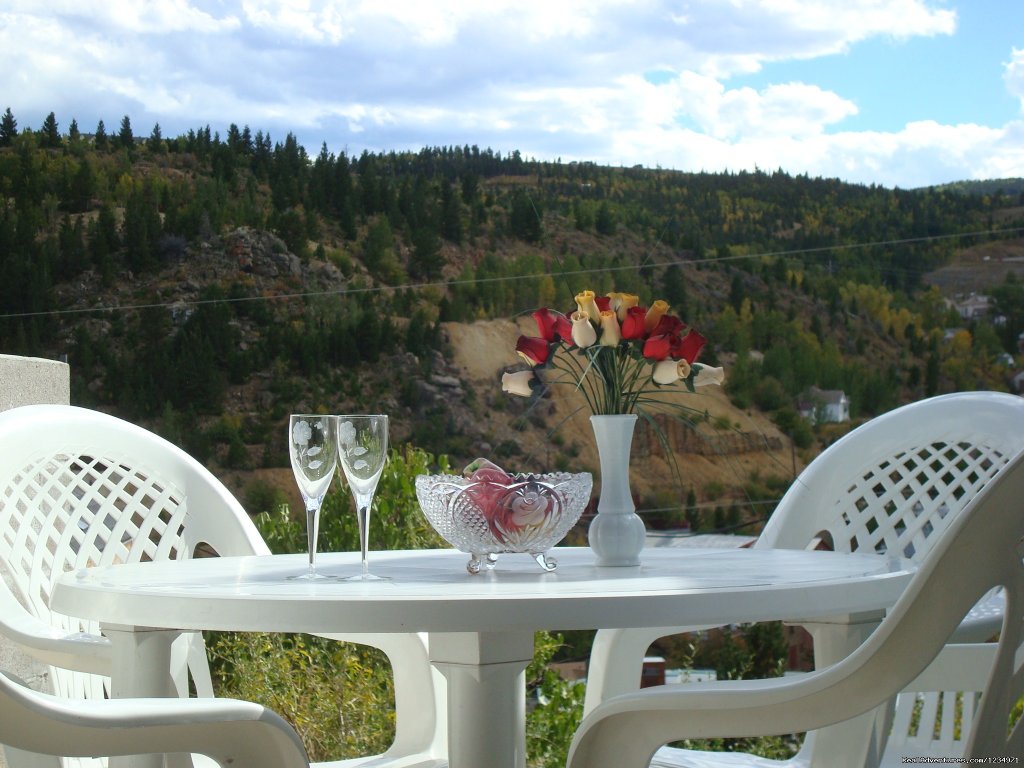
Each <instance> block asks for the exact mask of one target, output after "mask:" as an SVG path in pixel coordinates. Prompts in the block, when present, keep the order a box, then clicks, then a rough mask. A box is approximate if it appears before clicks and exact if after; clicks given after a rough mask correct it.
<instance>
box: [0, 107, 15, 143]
mask: <svg viewBox="0 0 1024 768" xmlns="http://www.w3.org/2000/svg"><path fill="white" fill-rule="evenodd" d="M17 135H18V121H17V120H15V119H14V113H13V112H11V108H10V107H8V108H7V111H6V112H4V116H3V117H2V118H0V147H9V146H11V143H12V142H13V141H14V137H15V136H17Z"/></svg>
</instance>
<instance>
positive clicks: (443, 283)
mask: <svg viewBox="0 0 1024 768" xmlns="http://www.w3.org/2000/svg"><path fill="white" fill-rule="evenodd" d="M1020 231H1021V229H1020V228H1019V227H1010V228H1007V229H990V230H982V231H978V232H961V233H955V234H946V235H928V236H924V237H909V238H900V239H895V240H880V241H875V242H869V243H845V244H839V245H822V246H815V247H813V248H796V249H792V250H782V251H762V252H759V253H745V254H734V255H731V256H722V257H707V258H703V259H671V260H668V261H660V262H646V263H643V264H625V265H621V266H612V267H597V268H591V269H583V268H581V269H575V270H563V271H559V272H546V273H544V275H536V274H533V275H503V276H496V277H474V278H467V279H465V280H435V281H431V282H424V283H403V284H401V285H376V286H367V287H363V288H339V289H335V290H329V291H299V292H295V293H281V294H276V295H273V296H234V297H224V298H217V299H195V300H192V301H186V300H183V299H178V300H175V301H168V302H150V303H145V304H113V305H107V306H97V307H80V308H76V309H52V310H40V311H35V312H9V313H5V314H0V319H4V320H8V319H16V318H29V317H57V316H62V315H81V314H89V313H93V312H118V311H121V312H129V311H140V310H144V309H169V308H171V307H175V306H181V305H185V306H193V307H198V306H203V305H207V304H235V303H242V302H255V301H289V300H293V299H307V298H316V297H320V296H339V297H340V296H356V295H362V294H368V293H395V292H398V291H404V290H417V291H419V290H425V289H427V288H453V287H460V286H466V285H486V284H490V283H501V282H512V281H516V280H535V279H537V278H538V277H543V276H549V277H553V278H557V277H574V276H577V275H592V274H598V273H609V272H624V271H629V270H638V269H654V268H658V267H669V266H700V265H702V264H722V263H725V262H733V261H742V260H746V259H762V258H780V257H794V256H817V255H821V254H825V253H833V252H836V251H856V250H864V249H867V248H885V247H892V246H898V245H919V244H924V243H934V242H940V241H944V240H954V239H975V238H982V237H990V236H993V235H1005V234H1011V233H1019V232H1020Z"/></svg>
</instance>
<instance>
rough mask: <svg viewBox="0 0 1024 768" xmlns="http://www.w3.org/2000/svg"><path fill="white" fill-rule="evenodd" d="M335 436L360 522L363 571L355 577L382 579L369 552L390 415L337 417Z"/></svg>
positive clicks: (384, 459) (385, 456)
mask: <svg viewBox="0 0 1024 768" xmlns="http://www.w3.org/2000/svg"><path fill="white" fill-rule="evenodd" d="M335 435H336V437H337V440H338V462H339V463H340V464H341V469H342V471H343V472H344V474H345V480H346V481H347V482H348V487H349V489H350V490H351V492H352V500H353V501H354V502H355V507H356V522H357V523H358V524H359V550H360V556H361V569H360V574H359V575H358V576H353V577H352V578H353V579H376V578H380V577H378V576H375V575H374V574H371V573H370V569H369V566H368V565H367V552H368V551H369V537H370V510H371V509H372V508H373V496H374V493H376V491H377V483H378V481H379V480H380V475H381V472H382V471H383V469H384V462H385V461H386V460H387V455H388V417H387V416H385V415H383V414H376V415H368V416H366V415H359V416H337V417H336V422H335Z"/></svg>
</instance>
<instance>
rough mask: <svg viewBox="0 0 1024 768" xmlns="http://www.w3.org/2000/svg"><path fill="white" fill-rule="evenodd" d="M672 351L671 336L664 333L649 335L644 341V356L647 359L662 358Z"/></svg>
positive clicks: (656, 359) (657, 359)
mask: <svg viewBox="0 0 1024 768" xmlns="http://www.w3.org/2000/svg"><path fill="white" fill-rule="evenodd" d="M671 351H672V338H671V337H670V336H667V335H665V334H661V335H660V336H650V337H649V338H648V339H647V341H645V342H644V353H643V354H644V357H646V358H647V359H648V360H654V361H655V362H657V361H659V360H664V359H665V358H666V357H668V355H669V352H671Z"/></svg>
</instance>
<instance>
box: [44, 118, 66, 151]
mask: <svg viewBox="0 0 1024 768" xmlns="http://www.w3.org/2000/svg"><path fill="white" fill-rule="evenodd" d="M39 133H40V136H39V146H41V147H42V148H43V149H60V147H61V143H62V142H61V139H60V129H59V128H58V126H57V116H56V115H55V114H53V112H51V113H50V114H48V115H47V116H46V119H45V120H43V127H42V129H41V130H40V132H39Z"/></svg>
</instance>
